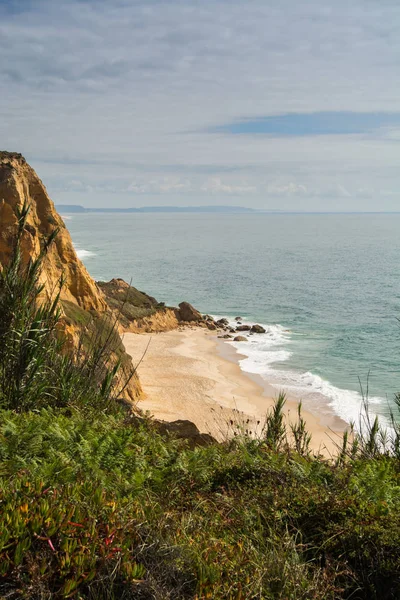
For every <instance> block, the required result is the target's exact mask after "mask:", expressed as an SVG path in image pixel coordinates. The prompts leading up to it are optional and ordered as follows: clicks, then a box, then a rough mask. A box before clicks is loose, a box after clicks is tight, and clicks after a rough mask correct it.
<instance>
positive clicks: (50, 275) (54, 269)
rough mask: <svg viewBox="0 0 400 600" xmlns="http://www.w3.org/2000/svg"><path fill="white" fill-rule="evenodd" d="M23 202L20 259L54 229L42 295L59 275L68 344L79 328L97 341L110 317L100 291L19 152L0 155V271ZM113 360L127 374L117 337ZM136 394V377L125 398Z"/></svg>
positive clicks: (52, 288) (74, 340)
mask: <svg viewBox="0 0 400 600" xmlns="http://www.w3.org/2000/svg"><path fill="white" fill-rule="evenodd" d="M25 201H27V202H28V204H29V206H30V213H29V216H28V220H27V227H26V230H25V231H24V235H23V239H22V255H23V259H24V260H25V261H28V260H29V258H30V257H35V256H37V255H38V253H39V252H40V247H41V242H42V240H44V239H46V238H48V237H49V235H50V234H51V233H53V232H54V230H56V229H57V230H58V234H57V236H56V238H55V241H54V242H53V244H52V245H51V246H50V249H49V252H48V254H47V256H46V257H45V260H44V264H43V270H42V273H41V282H42V283H44V285H45V293H46V294H47V295H48V296H50V297H52V296H53V294H54V292H55V291H56V290H57V288H58V283H59V281H60V277H61V275H63V278H64V285H63V288H62V292H61V307H62V309H63V315H64V316H63V323H62V327H63V329H64V332H65V333H66V335H67V339H68V341H69V343H70V344H71V345H74V344H75V343H77V341H78V339H79V337H80V331H82V329H83V328H86V329H87V328H89V332H90V335H91V336H92V337H93V339H101V337H102V332H104V331H105V328H109V327H110V322H112V319H113V313H112V311H111V309H110V308H109V306H108V305H107V302H106V300H105V298H104V295H103V293H102V292H101V290H100V289H99V287H98V286H97V285H96V283H95V282H94V280H93V279H92V278H91V277H90V275H89V273H88V272H87V270H86V268H85V267H84V265H83V264H82V262H81V261H80V260H79V258H78V257H77V255H76V252H75V250H74V247H73V244H72V240H71V236H70V234H69V232H68V230H67V228H66V227H65V224H64V222H63V220H62V218H61V217H60V215H59V214H58V213H57V211H56V210H55V208H54V204H53V202H52V201H51V199H50V198H49V196H48V194H47V191H46V188H45V187H44V185H43V183H42V182H41V181H40V179H39V177H38V176H37V175H36V173H35V171H34V170H33V169H32V167H30V166H29V165H28V164H27V162H26V161H25V159H24V158H23V157H22V156H21V155H20V154H16V153H11V152H1V151H0V268H1V266H2V265H5V264H7V261H8V259H9V257H10V253H11V248H12V246H13V239H15V235H16V232H17V226H18V218H17V210H18V209H21V208H22V206H23V204H24V202H25ZM88 324H89V325H88ZM117 359H120V360H121V363H122V370H123V372H124V373H125V374H126V376H129V374H130V373H131V372H132V369H133V365H132V360H131V357H130V356H129V355H127V354H126V352H125V349H124V346H123V344H122V340H121V338H120V337H119V335H117V336H116V339H115V343H114V346H113V348H112V349H110V351H109V354H108V362H109V364H110V365H112V364H113V363H115V362H116V360H117ZM140 395H141V387H140V383H139V380H138V378H137V376H136V375H135V376H134V377H132V379H131V381H130V383H129V385H128V387H127V389H126V390H125V392H124V396H125V397H128V398H129V399H130V400H133V401H135V400H137V399H138V398H139V397H140Z"/></svg>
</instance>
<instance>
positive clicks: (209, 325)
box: [206, 321, 217, 331]
mask: <svg viewBox="0 0 400 600" xmlns="http://www.w3.org/2000/svg"><path fill="white" fill-rule="evenodd" d="M206 325H207V327H208V329H209V330H210V331H215V330H216V329H217V326H216V324H215V323H213V322H212V321H207V322H206Z"/></svg>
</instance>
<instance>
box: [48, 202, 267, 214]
mask: <svg viewBox="0 0 400 600" xmlns="http://www.w3.org/2000/svg"><path fill="white" fill-rule="evenodd" d="M56 208H57V210H58V211H59V212H68V213H93V212H96V213H97V212H109V213H178V212H179V213H181V212H184V213H257V212H260V211H258V210H257V209H255V208H246V207H244V206H141V207H139V208H86V207H85V206H80V205H79V204H56Z"/></svg>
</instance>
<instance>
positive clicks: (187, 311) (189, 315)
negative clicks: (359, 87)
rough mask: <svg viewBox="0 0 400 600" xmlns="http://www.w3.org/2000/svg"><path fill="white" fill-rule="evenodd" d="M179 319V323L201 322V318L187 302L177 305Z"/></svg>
mask: <svg viewBox="0 0 400 600" xmlns="http://www.w3.org/2000/svg"><path fill="white" fill-rule="evenodd" d="M179 317H180V319H181V321H189V322H190V321H202V320H203V317H202V315H201V313H199V311H198V310H196V309H195V308H194V307H193V306H192V305H191V304H189V302H181V303H180V305H179Z"/></svg>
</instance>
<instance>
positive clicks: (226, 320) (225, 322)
mask: <svg viewBox="0 0 400 600" xmlns="http://www.w3.org/2000/svg"><path fill="white" fill-rule="evenodd" d="M217 325H221V326H226V325H229V321H228V319H219V321H217Z"/></svg>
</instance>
